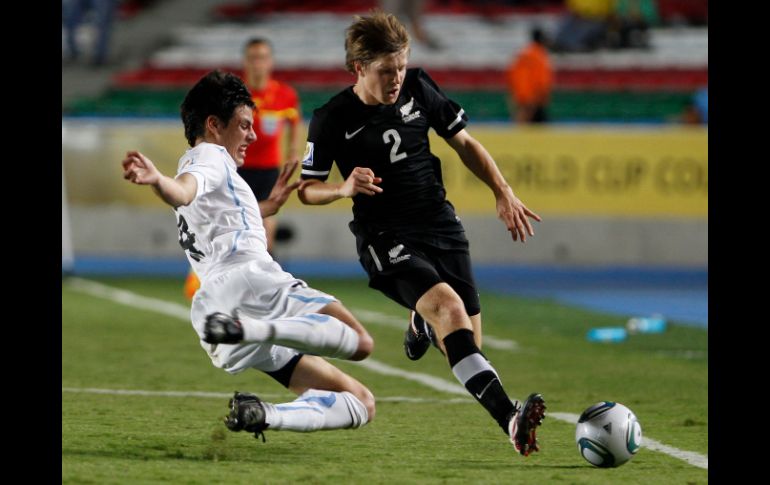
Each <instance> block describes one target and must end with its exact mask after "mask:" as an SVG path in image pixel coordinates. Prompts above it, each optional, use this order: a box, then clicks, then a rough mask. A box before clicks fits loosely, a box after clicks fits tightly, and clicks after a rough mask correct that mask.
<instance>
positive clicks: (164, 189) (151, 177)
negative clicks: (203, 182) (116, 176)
mask: <svg viewBox="0 0 770 485" xmlns="http://www.w3.org/2000/svg"><path fill="white" fill-rule="evenodd" d="M122 163H123V178H124V179H126V180H128V181H130V182H133V183H135V184H137V185H149V186H151V187H152V190H153V191H154V192H155V194H157V196H158V197H160V198H161V199H162V200H163V202H165V203H166V204H168V205H170V206H171V207H173V208H175V209H176V208H177V207H179V206H181V205H187V204H189V203H190V202H192V201H193V199H194V198H195V193H196V191H197V189H198V181H197V180H195V177H193V176H192V175H190V174H188V173H186V174H182V175H181V176H179V177H178V178H176V179H173V178H171V177H167V176H166V175H163V174H162V173H161V172H160V170H158V168H157V167H156V166H155V164H154V163H152V160H150V159H149V158H147V157H146V156H144V155H143V154H141V153H140V152H138V151H133V150H132V151H129V152H126V158H124V159H123V162H122Z"/></svg>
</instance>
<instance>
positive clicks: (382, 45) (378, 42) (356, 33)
mask: <svg viewBox="0 0 770 485" xmlns="http://www.w3.org/2000/svg"><path fill="white" fill-rule="evenodd" d="M407 48H409V34H408V33H407V31H406V27H404V25H403V24H402V23H401V22H399V21H398V19H397V18H396V17H395V16H394V15H393V14H389V13H385V12H383V11H382V10H379V9H375V10H373V11H372V14H371V15H370V16H368V17H361V16H358V15H356V16H355V20H354V21H353V23H352V24H350V26H349V27H348V28H347V30H346V31H345V68H347V70H348V71H349V72H351V73H353V74H355V73H356V68H355V64H354V63H355V62H356V61H358V62H360V63H361V64H363V65H364V66H366V65H368V64H369V63H370V62H372V61H374V60H375V59H376V58H378V57H380V56H382V55H388V54H395V53H397V52H401V51H402V50H404V49H407Z"/></svg>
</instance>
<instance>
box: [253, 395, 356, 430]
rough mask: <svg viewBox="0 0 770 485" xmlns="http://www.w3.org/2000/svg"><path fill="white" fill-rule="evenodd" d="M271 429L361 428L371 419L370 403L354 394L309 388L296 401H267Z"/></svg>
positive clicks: (267, 416) (268, 420) (266, 418)
mask: <svg viewBox="0 0 770 485" xmlns="http://www.w3.org/2000/svg"><path fill="white" fill-rule="evenodd" d="M263 406H264V408H265V422H266V423H267V424H268V425H270V427H269V428H268V429H271V430H284V431H299V432H309V431H318V430H325V429H345V428H360V427H361V426H363V425H365V424H366V423H367V421H368V420H369V413H368V412H367V411H366V406H364V405H363V403H362V402H361V401H359V400H358V398H357V397H356V396H354V395H353V394H351V393H349V392H347V391H344V392H332V391H319V390H317V389H308V390H307V391H305V392H304V393H302V395H300V396H299V397H297V399H295V400H294V401H291V402H288V403H284V404H270V403H263Z"/></svg>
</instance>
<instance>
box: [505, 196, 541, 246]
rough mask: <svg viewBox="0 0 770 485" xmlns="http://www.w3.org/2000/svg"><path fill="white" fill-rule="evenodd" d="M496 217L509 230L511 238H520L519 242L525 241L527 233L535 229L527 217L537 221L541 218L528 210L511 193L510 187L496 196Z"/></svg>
mask: <svg viewBox="0 0 770 485" xmlns="http://www.w3.org/2000/svg"><path fill="white" fill-rule="evenodd" d="M497 217H499V218H500V219H502V221H503V223H504V224H505V227H507V228H508V230H509V231H511V237H513V240H514V241H517V240H521V242H526V241H527V234H529V235H530V236H534V235H535V230H534V229H532V224H531V223H530V221H529V219H530V218H532V219H534V220H536V221H538V222H540V221H541V220H542V219H541V218H540V216H539V215H537V214H535V213H534V212H532V211H531V210H529V208H527V206H525V205H524V203H523V202H522V201H520V200H519V198H518V197H516V196H515V195H513V190H511V188H510V187H508V188H507V189H506V190H504V191H503V192H501V193H500V195H498V196H497Z"/></svg>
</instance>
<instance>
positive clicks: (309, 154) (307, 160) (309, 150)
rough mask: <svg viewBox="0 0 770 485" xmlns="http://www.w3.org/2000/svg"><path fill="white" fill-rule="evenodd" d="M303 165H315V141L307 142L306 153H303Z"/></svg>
mask: <svg viewBox="0 0 770 485" xmlns="http://www.w3.org/2000/svg"><path fill="white" fill-rule="evenodd" d="M302 166H303V167H312V166H313V142H312V141H309V142H307V145H305V154H304V155H302Z"/></svg>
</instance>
